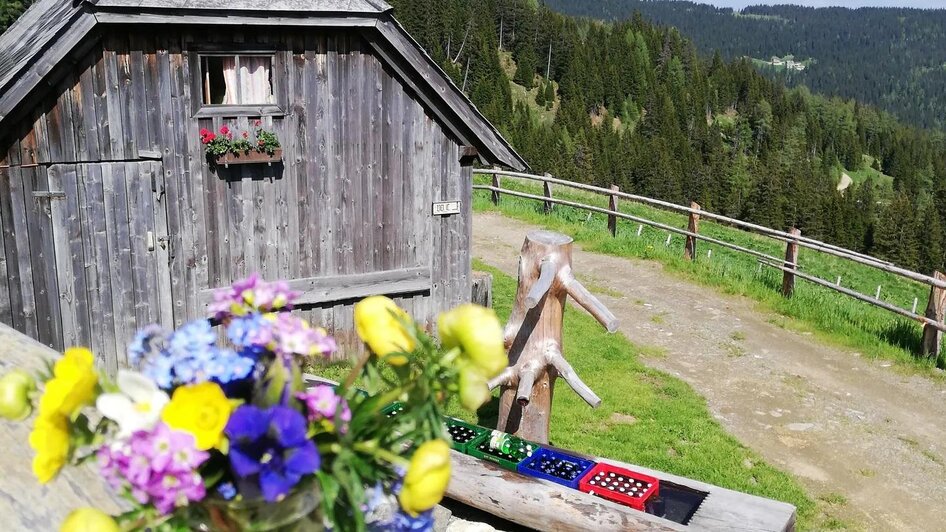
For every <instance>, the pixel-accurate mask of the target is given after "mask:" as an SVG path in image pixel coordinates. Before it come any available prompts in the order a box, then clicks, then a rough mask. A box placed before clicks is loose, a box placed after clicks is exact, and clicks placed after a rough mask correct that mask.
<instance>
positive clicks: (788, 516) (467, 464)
mask: <svg viewBox="0 0 946 532" xmlns="http://www.w3.org/2000/svg"><path fill="white" fill-rule="evenodd" d="M564 452H566V453H568V454H571V455H574V456H579V457H582V458H588V459H591V460H594V461H596V462H605V463H609V464H613V465H616V466H618V467H622V468H626V469H630V470H632V471H638V472H640V473H643V474H645V475H650V476H654V477H657V478H659V479H660V480H661V481H668V482H673V483H674V484H678V485H681V486H685V487H687V488H691V489H695V490H697V491H703V492H706V493H708V494H709V495H708V496H707V497H706V499H704V500H703V503H702V504H701V505H700V507H699V509H698V510H697V511H696V513H695V514H693V517H692V518H691V519H690V522H689V523H688V524H687V525H686V526H684V525H681V524H679V523H675V522H673V521H670V520H667V519H663V518H660V517H657V516H655V515H651V514H648V513H645V512H640V511H637V510H634V509H632V508H630V507H627V506H623V505H620V504H617V503H613V502H611V501H607V500H605V499H602V498H600V497H595V496H593V495H590V494H587V493H582V492H580V491H577V490H573V489H570V488H566V487H564V486H560V485H558V484H554V483H552V482H548V481H546V480H541V479H537V478H533V477H527V476H525V475H520V474H519V473H515V472H512V471H508V470H505V469H501V468H500V467H498V466H496V465H495V464H493V463H492V462H489V461H487V460H479V459H477V458H475V457H472V456H467V455H464V454H460V453H458V452H456V451H451V452H450V458H451V465H452V474H451V477H450V484H449V486H447V497H449V498H450V499H453V500H455V501H457V502H460V503H462V504H465V505H467V506H472V507H474V508H478V509H480V510H483V511H485V512H488V513H491V514H493V515H496V516H499V517H502V518H503V519H506V520H508V521H511V522H513V523H516V524H519V525H523V526H526V527H530V528H534V529H536V530H550V531H558V530H562V531H571V530H661V531H666V530H681V531H682V530H692V531H697V530H700V531H702V530H736V531H750V530H752V531H760V532H791V531H793V530H794V529H795V507H794V506H792V505H791V504H787V503H783V502H779V501H775V500H771V499H765V498H762V497H757V496H754V495H748V494H745V493H739V492H736V491H732V490H728V489H725V488H720V487H718V486H713V485H712V484H706V483H704V482H699V481H696V480H692V479H688V478H683V477H678V476H676V475H671V474H669V473H664V472H662V471H655V470H653V469H650V468H646V467H641V466H638V465H633V464H626V463H623V462H619V461H616V460H610V459H605V458H599V457H595V456H590V455H583V454H581V453H576V452H574V451H567V450H566V451H564Z"/></svg>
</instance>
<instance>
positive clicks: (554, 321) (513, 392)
mask: <svg viewBox="0 0 946 532" xmlns="http://www.w3.org/2000/svg"><path fill="white" fill-rule="evenodd" d="M566 295H567V296H571V298H572V299H574V300H575V301H576V302H577V303H578V304H579V305H581V306H582V307H584V308H585V309H586V310H587V311H588V312H590V313H591V315H592V316H594V317H595V318H596V319H597V320H598V321H599V322H601V324H602V325H604V327H605V328H607V330H608V332H612V333H613V332H614V331H616V330H617V325H618V320H617V318H615V317H614V314H611V312H610V311H609V310H608V309H607V308H606V307H605V306H604V305H603V304H602V303H601V302H600V301H598V298H596V297H595V296H593V295H591V292H589V291H588V290H587V289H586V288H585V287H584V286H582V284H581V283H580V282H578V280H576V279H575V276H574V275H573V274H572V239H571V238H570V237H568V236H565V235H562V234H559V233H553V232H550V231H533V232H531V233H529V234H528V235H527V236H526V240H525V242H524V243H523V244H522V251H521V253H520V255H519V289H518V291H517V292H516V301H515V304H514V306H513V309H512V313H511V314H510V316H509V323H507V324H506V329H505V331H504V334H505V342H506V349H507V350H508V352H509V367H507V368H506V369H505V370H504V371H503V372H502V373H501V374H500V375H499V376H497V377H496V378H495V379H493V380H492V381H490V383H489V388H490V390H493V389H495V388H496V387H497V386H502V390H503V391H502V396H501V398H500V406H499V422H498V424H497V428H498V429H499V430H502V431H504V432H508V433H511V434H515V435H517V436H519V437H520V438H523V439H526V440H531V441H534V442H539V443H548V441H549V419H550V417H551V409H552V392H553V391H554V387H555V379H556V378H558V377H561V378H563V379H564V380H565V382H567V383H568V385H569V386H571V388H572V389H573V390H575V393H577V394H578V395H579V396H581V398H582V399H584V400H585V401H586V402H587V403H588V404H589V405H591V406H592V408H595V407H597V406H598V405H599V404H601V399H600V398H599V397H598V396H597V395H596V394H595V393H594V392H593V391H592V390H591V388H589V387H588V385H586V384H585V383H584V382H583V381H582V380H581V378H579V377H578V374H577V373H575V370H574V369H572V366H571V364H569V363H568V361H567V360H565V357H564V356H563V355H562V317H563V315H564V312H565V296H566Z"/></svg>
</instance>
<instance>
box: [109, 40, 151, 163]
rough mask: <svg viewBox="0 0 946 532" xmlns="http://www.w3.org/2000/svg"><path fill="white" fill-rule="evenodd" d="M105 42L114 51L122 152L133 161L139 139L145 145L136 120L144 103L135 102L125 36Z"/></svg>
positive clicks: (129, 53) (144, 136)
mask: <svg viewBox="0 0 946 532" xmlns="http://www.w3.org/2000/svg"><path fill="white" fill-rule="evenodd" d="M114 35H115V36H114V37H111V38H109V39H108V40H107V42H108V43H110V44H111V48H112V49H113V50H114V51H115V58H116V60H117V64H116V72H115V74H116V82H117V85H118V104H119V106H120V108H121V121H122V132H123V133H124V135H123V137H124V139H123V142H124V145H123V147H122V150H123V152H124V154H125V156H124V158H125V159H133V158H135V157H137V156H138V142H139V139H140V140H141V141H144V142H145V145H147V133H146V131H145V130H144V129H143V128H141V129H139V126H140V121H139V120H138V114H139V110H140V109H141V107H140V105H142V104H143V103H144V102H141V101H140V100H137V98H136V97H135V93H134V87H133V80H132V73H131V52H130V51H129V47H128V40H127V37H126V36H119V34H118V33H116V34H114Z"/></svg>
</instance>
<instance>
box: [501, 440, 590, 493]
mask: <svg viewBox="0 0 946 532" xmlns="http://www.w3.org/2000/svg"><path fill="white" fill-rule="evenodd" d="M594 466H595V462H594V461H592V460H586V459H584V458H578V457H577V456H572V455H570V454H565V453H560V452H557V451H553V450H551V449H546V448H541V449H539V450H538V451H536V452H535V453H533V454H532V456H531V457H529V458H527V459H526V460H523V461H522V462H521V463H520V464H519V466H518V467H517V468H516V470H517V471H519V472H520V473H522V474H523V475H528V476H530V477H536V478H544V479H545V480H551V481H552V482H555V483H556V484H561V485H563V486H568V487H569V488H572V489H576V490H577V489H578V483H579V482H580V481H581V479H582V477H584V476H585V474H586V473H588V471H589V470H591V468H592V467H594Z"/></svg>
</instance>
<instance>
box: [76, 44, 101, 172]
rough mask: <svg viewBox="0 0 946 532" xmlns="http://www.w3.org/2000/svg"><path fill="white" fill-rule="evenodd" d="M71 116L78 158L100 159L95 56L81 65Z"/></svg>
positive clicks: (83, 159) (86, 159) (84, 159)
mask: <svg viewBox="0 0 946 532" xmlns="http://www.w3.org/2000/svg"><path fill="white" fill-rule="evenodd" d="M74 92H75V94H74V98H73V105H74V111H73V116H74V120H75V123H76V124H77V129H78V131H77V132H76V142H77V146H78V153H79V160H82V161H97V160H101V159H102V156H101V148H100V147H99V142H100V136H101V134H100V132H99V120H98V110H97V107H96V99H97V97H96V92H95V56H94V55H93V56H91V57H90V59H89V60H88V61H87V62H86V63H85V64H84V65H83V68H82V71H81V72H80V73H79V80H78V83H77V84H76V87H75V89H74Z"/></svg>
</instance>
